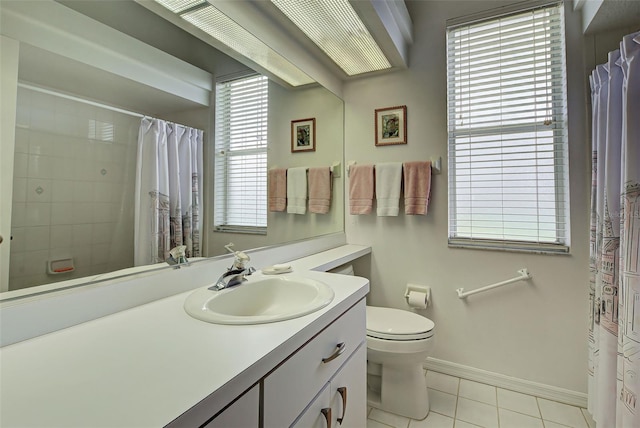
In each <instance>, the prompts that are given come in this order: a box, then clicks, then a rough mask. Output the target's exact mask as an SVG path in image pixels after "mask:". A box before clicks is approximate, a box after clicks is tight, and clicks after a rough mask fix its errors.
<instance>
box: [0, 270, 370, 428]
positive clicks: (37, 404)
mask: <svg viewBox="0 0 640 428" xmlns="http://www.w3.org/2000/svg"><path fill="white" fill-rule="evenodd" d="M254 275H256V274H254ZM291 275H302V276H307V277H310V278H314V279H317V280H320V281H323V282H325V283H327V284H329V285H330V286H331V287H332V288H333V289H334V292H335V298H334V300H333V302H332V303H331V304H330V305H329V306H327V307H325V308H323V309H321V310H320V311H318V312H315V313H312V314H309V315H306V316H304V317H300V318H296V319H292V320H288V321H282V322H277V323H271V324H260V325H248V326H223V325H216V324H209V323H206V322H202V321H198V320H196V319H193V318H191V317H190V316H189V315H187V313H186V312H185V311H184V309H183V303H184V300H185V298H186V297H187V296H188V295H189V294H190V293H191V292H186V293H181V294H178V295H175V296H171V297H168V298H165V299H162V300H159V301H156V302H152V303H149V304H146V305H142V306H139V307H136V308H133V309H129V310H126V311H122V312H119V313H116V314H113V315H109V316H106V317H103V318H100V319H97V320H93V321H89V322H86V323H83V324H80V325H76V326H73V327H70V328H67V329H63V330H60V331H57V332H54V333H51V334H47V335H44V336H41V337H37V338H34V339H31V340H27V341H24V342H20V343H17V344H14V345H10V346H6V347H4V348H2V349H0V364H1V373H0V376H1V378H0V382H1V389H0V425H1V426H2V427H6V428H9V427H16V426H21V427H25V426H34V427H35V426H37V427H58V426H59V427H106V426H109V427H116V426H117V427H147V426H148V427H158V426H164V425H166V424H168V423H170V422H171V421H172V420H174V419H175V418H176V417H178V416H180V415H181V414H182V413H183V412H185V411H187V410H189V409H190V408H191V407H192V406H194V405H196V404H197V403H199V402H200V401H201V400H203V399H205V398H206V401H207V411H210V416H211V415H213V414H215V412H216V411H217V410H220V409H222V407H223V406H224V404H225V403H226V402H228V401H229V400H230V399H233V398H234V397H235V396H237V395H239V394H240V393H242V392H243V391H245V390H246V389H247V388H249V387H250V386H252V385H253V384H254V383H255V382H256V381H257V380H259V379H260V378H261V377H262V376H264V375H265V374H266V373H267V372H268V371H269V370H270V369H271V368H272V367H273V366H274V365H275V364H277V363H278V362H280V361H281V360H282V359H283V358H284V357H285V356H287V355H288V354H290V353H291V352H293V351H295V350H296V349H297V348H298V347H300V346H301V345H302V344H304V343H305V342H306V341H307V340H309V339H310V338H311V337H313V336H314V335H315V334H316V333H318V332H319V331H320V330H321V329H322V328H323V327H324V326H325V325H326V324H327V323H329V322H330V321H332V320H333V319H335V318H336V317H337V316H339V315H340V314H342V313H343V312H344V311H346V310H347V309H348V308H349V307H351V306H352V305H353V304H355V303H356V302H357V301H359V300H360V299H362V298H363V297H364V296H365V295H366V293H367V292H368V289H369V287H368V281H367V280H366V279H363V278H359V277H349V276H342V275H333V274H328V273H324V272H312V271H307V272H302V271H301V270H300V269H297V268H296V271H295V272H294V273H292V274H291ZM95 304H96V305H99V304H100V302H95ZM207 397H208V398H207Z"/></svg>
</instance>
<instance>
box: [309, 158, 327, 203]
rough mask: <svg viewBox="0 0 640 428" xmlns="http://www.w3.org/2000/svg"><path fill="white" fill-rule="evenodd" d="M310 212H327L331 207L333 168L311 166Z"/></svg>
mask: <svg viewBox="0 0 640 428" xmlns="http://www.w3.org/2000/svg"><path fill="white" fill-rule="evenodd" d="M308 180H309V212H311V213H316V214H326V213H328V212H329V208H330V207H331V170H330V168H329V167H321V168H309V177H308Z"/></svg>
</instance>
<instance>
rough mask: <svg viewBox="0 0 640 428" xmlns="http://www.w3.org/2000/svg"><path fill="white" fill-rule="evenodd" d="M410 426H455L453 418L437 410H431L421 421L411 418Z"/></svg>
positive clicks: (448, 427)
mask: <svg viewBox="0 0 640 428" xmlns="http://www.w3.org/2000/svg"><path fill="white" fill-rule="evenodd" d="M409 428H453V418H450V417H449V416H444V415H441V414H439V413H436V412H429V415H427V417H426V418H424V419H423V420H421V421H416V420H413V419H412V420H411V422H409Z"/></svg>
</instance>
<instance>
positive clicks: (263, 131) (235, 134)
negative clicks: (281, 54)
mask: <svg viewBox="0 0 640 428" xmlns="http://www.w3.org/2000/svg"><path fill="white" fill-rule="evenodd" d="M267 113H268V79H267V78H266V77H264V76H251V77H245V78H242V79H236V80H230V81H225V82H219V83H218V84H217V85H216V142H215V156H214V158H215V187H214V188H215V198H214V201H215V202H214V205H215V207H214V227H215V230H217V231H225V232H239V233H260V234H264V233H266V231H267V230H266V228H267Z"/></svg>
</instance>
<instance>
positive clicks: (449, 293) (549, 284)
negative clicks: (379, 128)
mask: <svg viewBox="0 0 640 428" xmlns="http://www.w3.org/2000/svg"><path fill="white" fill-rule="evenodd" d="M499 5H504V2H495V3H491V2H477V1H466V2H465V1H455V2H444V1H407V6H408V8H409V12H410V13H411V17H412V20H413V24H414V43H413V46H412V48H411V52H410V66H409V68H408V69H407V70H403V71H399V72H395V73H390V74H382V75H378V76H374V77H368V78H362V79H359V80H355V81H351V82H348V83H347V84H346V85H345V88H344V94H345V158H346V161H349V160H355V161H357V162H358V163H360V164H364V163H376V162H384V161H409V160H417V159H425V160H426V159H429V158H430V157H432V156H442V158H443V167H444V171H443V174H442V175H438V176H434V177H433V183H432V199H431V205H430V208H429V214H428V215H427V216H405V215H403V214H401V215H400V216H398V217H386V218H385V217H381V218H377V217H375V216H373V215H368V216H352V215H349V214H348V212H347V214H346V221H345V222H346V234H347V240H348V242H349V243H353V244H364V245H371V246H372V255H371V259H370V260H364V261H361V262H360V263H357V264H356V266H355V268H356V274H360V275H365V276H368V277H369V278H370V280H371V293H370V296H369V301H368V303H369V304H372V305H381V306H391V307H398V308H406V307H407V306H406V303H405V301H404V298H403V292H404V287H405V285H406V283H407V282H415V283H420V284H426V285H430V286H431V287H432V288H433V306H432V307H431V308H429V309H427V310H426V311H424V312H422V313H423V315H425V316H427V317H429V318H431V319H432V320H433V321H434V322H435V324H436V345H435V348H434V353H433V357H434V358H437V359H441V360H446V361H449V362H453V363H458V364H462V365H465V366H470V367H473V368H478V369H483V370H488V371H491V372H496V373H500V374H503V375H507V376H513V377H517V378H521V379H525V380H530V381H534V382H539V383H543V384H547V385H553V386H557V387H561V388H566V389H569V390H573V391H578V392H586V379H587V376H586V368H587V353H586V352H587V346H586V331H587V314H588V306H587V304H588V270H589V269H588V256H589V254H588V252H589V246H588V236H589V180H590V166H589V161H590V160H589V159H590V149H589V143H588V140H587V135H586V126H587V125H586V119H585V114H584V113H585V111H586V109H585V107H584V106H585V102H586V96H587V92H586V84H585V81H584V70H583V65H582V64H583V58H582V50H583V47H582V42H583V37H582V34H581V31H580V30H581V29H580V25H581V22H580V16H579V14H576V13H574V12H573V11H572V9H571V7H570V6H568V5H567V7H566V9H567V10H566V12H567V43H568V56H569V57H568V60H567V63H568V67H569V76H570V77H569V81H568V91H569V109H570V111H569V140H570V141H569V145H570V180H571V187H570V191H571V232H572V246H571V254H570V255H535V254H525V253H513V252H509V253H507V252H500V251H484V250H468V249H456V248H449V247H448V246H447V171H446V161H445V160H446V156H447V110H446V106H447V98H446V95H447V94H446V85H447V82H446V46H445V43H446V34H445V28H446V24H445V21H446V20H447V19H449V18H453V17H458V16H463V15H467V14H469V13H473V12H477V11H480V10H484V9H489V8H491V7H496V6H499ZM405 104H406V105H407V119H408V132H407V135H408V144H407V145H399V146H386V147H375V146H374V130H373V126H374V109H376V108H381V107H390V106H396V105H405ZM524 267H526V268H528V269H529V271H530V272H531V273H532V274H533V276H534V279H533V281H532V282H531V283H530V284H527V283H517V284H514V285H511V286H508V287H505V288H501V289H498V290H494V291H491V292H487V293H485V294H479V295H476V296H472V297H469V298H468V301H466V302H465V301H463V300H460V299H458V297H457V294H456V292H455V289H456V288H459V287H465V288H466V289H473V288H477V287H480V286H483V285H487V284H491V283H494V282H497V281H501V280H504V279H508V278H511V277H513V276H515V274H516V270H517V269H520V268H524Z"/></svg>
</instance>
